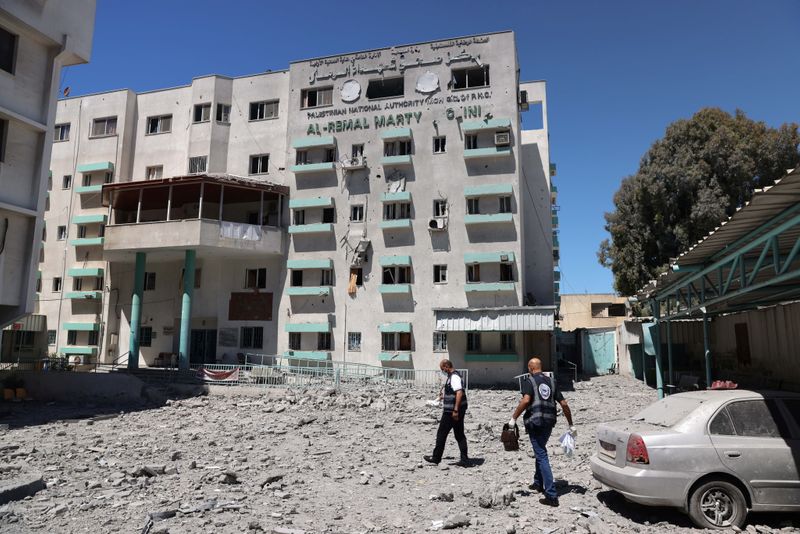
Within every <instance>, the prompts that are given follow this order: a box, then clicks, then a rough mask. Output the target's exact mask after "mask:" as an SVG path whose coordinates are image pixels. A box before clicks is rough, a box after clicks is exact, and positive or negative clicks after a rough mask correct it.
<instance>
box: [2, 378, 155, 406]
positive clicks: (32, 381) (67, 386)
mask: <svg viewBox="0 0 800 534" xmlns="http://www.w3.org/2000/svg"><path fill="white" fill-rule="evenodd" d="M9 374H11V372H10V371H4V372H2V373H0V381H2V380H4V379H5V377H7V376H8V375H9ZM15 374H16V375H17V376H19V377H20V378H21V379H22V380H23V381H24V383H25V389H26V390H27V393H28V396H29V397H31V398H32V399H34V400H39V401H61V402H72V401H80V400H111V401H118V402H141V401H142V400H144V397H143V396H142V393H143V389H144V383H143V382H142V381H141V380H139V379H138V378H136V377H135V376H130V375H126V374H123V373H76V372H69V371H64V372H57V371H52V372H36V371H15Z"/></svg>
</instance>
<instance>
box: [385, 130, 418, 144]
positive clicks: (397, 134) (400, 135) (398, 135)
mask: <svg viewBox="0 0 800 534" xmlns="http://www.w3.org/2000/svg"><path fill="white" fill-rule="evenodd" d="M381 139H383V140H384V141H393V140H400V139H411V128H392V129H390V130H384V131H383V132H381Z"/></svg>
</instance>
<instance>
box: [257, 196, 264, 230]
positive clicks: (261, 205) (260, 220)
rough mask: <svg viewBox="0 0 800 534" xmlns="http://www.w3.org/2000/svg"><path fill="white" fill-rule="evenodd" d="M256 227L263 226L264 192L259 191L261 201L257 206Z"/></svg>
mask: <svg viewBox="0 0 800 534" xmlns="http://www.w3.org/2000/svg"><path fill="white" fill-rule="evenodd" d="M258 225H259V226H264V191H261V200H260V201H259V204H258Z"/></svg>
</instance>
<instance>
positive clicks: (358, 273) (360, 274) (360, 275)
mask: <svg viewBox="0 0 800 534" xmlns="http://www.w3.org/2000/svg"><path fill="white" fill-rule="evenodd" d="M354 276H355V277H356V286H358V287H361V286H363V285H364V270H363V269H362V268H361V267H353V268H351V269H350V280H352V279H353V277H354ZM351 283H352V282H351Z"/></svg>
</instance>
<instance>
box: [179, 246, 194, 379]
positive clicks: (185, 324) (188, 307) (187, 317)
mask: <svg viewBox="0 0 800 534" xmlns="http://www.w3.org/2000/svg"><path fill="white" fill-rule="evenodd" d="M195 254H196V252H195V251H194V250H187V251H186V257H185V259H184V261H183V298H182V301H181V333H180V336H181V338H180V345H179V349H178V350H179V351H180V354H179V355H178V357H179V358H180V361H179V363H178V367H179V368H180V369H181V371H188V370H189V348H190V347H189V342H190V340H191V333H192V293H193V291H194V260H195Z"/></svg>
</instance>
